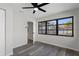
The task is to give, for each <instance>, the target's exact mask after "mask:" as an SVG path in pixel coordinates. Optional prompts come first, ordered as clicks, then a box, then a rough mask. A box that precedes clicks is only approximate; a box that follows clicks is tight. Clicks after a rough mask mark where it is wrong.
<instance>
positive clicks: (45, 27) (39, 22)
mask: <svg viewBox="0 0 79 59" xmlns="http://www.w3.org/2000/svg"><path fill="white" fill-rule="evenodd" d="M43 22H45V33H43V32H42V30H41V32H42V33H39V24H38V34H46V32H47V31H46V27H47V26H46V21H41V22H38V23H43Z"/></svg>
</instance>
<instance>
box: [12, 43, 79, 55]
mask: <svg viewBox="0 0 79 59" xmlns="http://www.w3.org/2000/svg"><path fill="white" fill-rule="evenodd" d="M13 56H79V52H76V51H72V50H68V49H64V48H60V47H57V46H53V45H49V44H45V43H41V42H36V43H34V44H27V45H24V46H21V47H18V48H15V49H14V54H13Z"/></svg>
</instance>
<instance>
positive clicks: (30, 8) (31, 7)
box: [22, 7, 34, 9]
mask: <svg viewBox="0 0 79 59" xmlns="http://www.w3.org/2000/svg"><path fill="white" fill-rule="evenodd" d="M31 8H34V7H22V9H31Z"/></svg>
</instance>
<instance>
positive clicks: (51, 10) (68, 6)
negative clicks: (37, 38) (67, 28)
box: [12, 3, 79, 17]
mask: <svg viewBox="0 0 79 59" xmlns="http://www.w3.org/2000/svg"><path fill="white" fill-rule="evenodd" d="M12 5H13V6H14V8H15V7H16V8H15V10H16V9H18V10H19V11H20V12H23V13H24V14H26V15H28V16H30V17H31V16H35V17H44V16H47V15H51V14H55V13H60V12H63V11H67V10H72V9H75V8H79V3H50V4H47V5H45V6H43V7H41V8H42V9H44V10H46V11H47V12H45V13H44V12H42V11H39V10H38V11H37V12H36V13H35V14H33V9H22V7H32V5H31V4H30V3H14V4H12Z"/></svg>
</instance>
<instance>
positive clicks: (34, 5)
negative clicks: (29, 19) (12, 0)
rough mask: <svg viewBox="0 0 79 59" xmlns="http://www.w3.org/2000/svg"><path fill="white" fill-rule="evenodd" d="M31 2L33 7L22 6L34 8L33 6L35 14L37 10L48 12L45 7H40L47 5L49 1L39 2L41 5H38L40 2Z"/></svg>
mask: <svg viewBox="0 0 79 59" xmlns="http://www.w3.org/2000/svg"><path fill="white" fill-rule="evenodd" d="M31 4H32V5H33V7H22V9H32V8H33V9H34V10H33V14H34V13H35V12H36V11H37V10H40V11H43V12H46V10H44V9H42V8H40V7H42V6H45V5H47V4H49V3H42V4H39V5H38V3H31Z"/></svg>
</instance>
